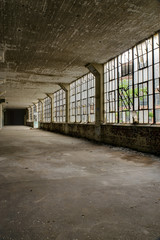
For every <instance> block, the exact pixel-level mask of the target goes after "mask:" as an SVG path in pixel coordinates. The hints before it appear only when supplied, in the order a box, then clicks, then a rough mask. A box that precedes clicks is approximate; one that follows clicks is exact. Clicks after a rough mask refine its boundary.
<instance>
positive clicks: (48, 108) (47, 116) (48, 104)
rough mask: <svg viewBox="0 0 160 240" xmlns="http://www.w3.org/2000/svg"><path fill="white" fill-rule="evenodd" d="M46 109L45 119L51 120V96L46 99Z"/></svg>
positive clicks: (46, 120)
mask: <svg viewBox="0 0 160 240" xmlns="http://www.w3.org/2000/svg"><path fill="white" fill-rule="evenodd" d="M43 106H44V111H43V121H44V122H51V98H50V97H47V98H45V99H44V105H43Z"/></svg>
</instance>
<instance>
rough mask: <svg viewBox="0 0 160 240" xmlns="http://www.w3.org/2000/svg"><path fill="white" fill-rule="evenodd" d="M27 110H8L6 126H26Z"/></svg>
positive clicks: (6, 112)
mask: <svg viewBox="0 0 160 240" xmlns="http://www.w3.org/2000/svg"><path fill="white" fill-rule="evenodd" d="M25 113H26V110H25V109H6V111H5V112H4V125H24V116H25Z"/></svg>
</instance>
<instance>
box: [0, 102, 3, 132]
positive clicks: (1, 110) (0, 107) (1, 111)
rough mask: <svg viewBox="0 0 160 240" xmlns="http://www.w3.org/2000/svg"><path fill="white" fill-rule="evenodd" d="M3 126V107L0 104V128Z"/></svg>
mask: <svg viewBox="0 0 160 240" xmlns="http://www.w3.org/2000/svg"><path fill="white" fill-rule="evenodd" d="M2 127H3V107H2V104H0V129H2Z"/></svg>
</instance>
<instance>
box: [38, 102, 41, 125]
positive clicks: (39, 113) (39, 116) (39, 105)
mask: <svg viewBox="0 0 160 240" xmlns="http://www.w3.org/2000/svg"><path fill="white" fill-rule="evenodd" d="M38 121H39V122H42V102H40V101H39V102H38Z"/></svg>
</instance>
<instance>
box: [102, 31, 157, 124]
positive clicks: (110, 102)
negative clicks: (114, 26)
mask: <svg viewBox="0 0 160 240" xmlns="http://www.w3.org/2000/svg"><path fill="white" fill-rule="evenodd" d="M159 52H160V49H159V33H158V34H155V35H154V36H152V37H150V38H149V39H147V40H145V41H143V42H142V43H140V44H138V45H136V46H135V47H133V48H132V49H129V50H128V51H126V52H124V53H123V54H121V55H119V56H118V57H115V58H114V59H112V60H111V61H109V62H107V63H106V64H104V119H105V122H106V123H133V116H134V114H133V111H134V113H136V114H137V119H138V122H139V123H142V124H147V123H149V124H152V123H153V122H154V119H155V123H160V91H159V86H160V74H159V71H160V53H159ZM111 72H112V73H111ZM153 87H154V88H153ZM153 100H155V101H153ZM154 114H155V115H154Z"/></svg>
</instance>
